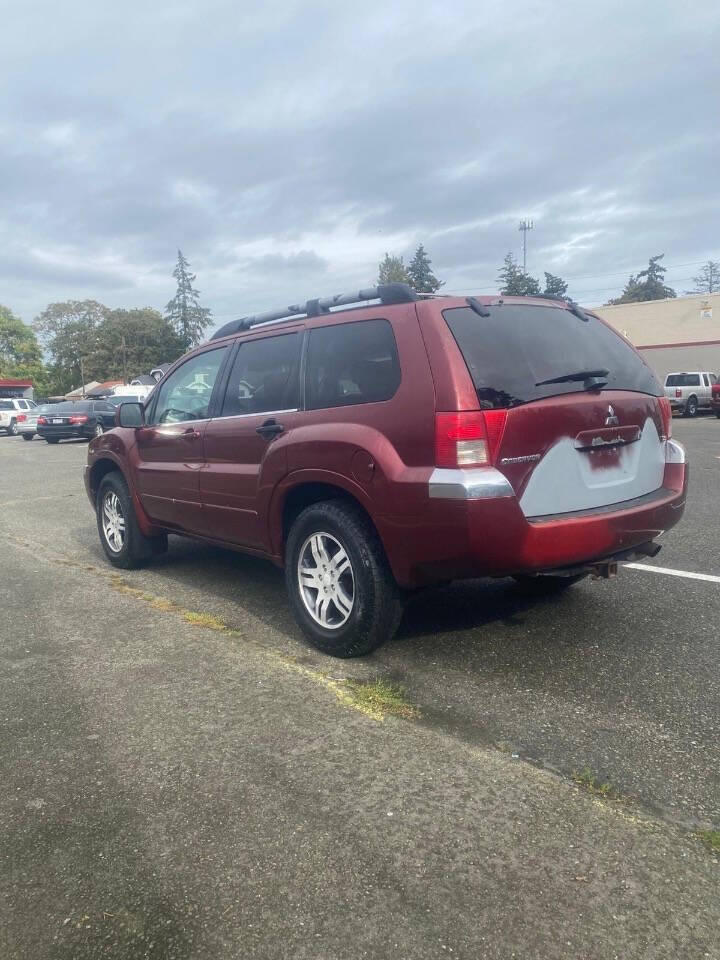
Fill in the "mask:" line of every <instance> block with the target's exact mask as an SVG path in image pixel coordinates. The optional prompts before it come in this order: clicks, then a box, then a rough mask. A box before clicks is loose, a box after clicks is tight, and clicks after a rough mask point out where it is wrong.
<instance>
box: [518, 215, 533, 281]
mask: <svg viewBox="0 0 720 960" xmlns="http://www.w3.org/2000/svg"><path fill="white" fill-rule="evenodd" d="M534 226H535V224H534V223H533V222H532V220H521V221H520V226H519V227H518V230H521V231H522V235H523V241H522V243H523V273H527V235H528V230H532V229H533V227H534Z"/></svg>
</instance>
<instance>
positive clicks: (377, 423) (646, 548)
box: [85, 284, 687, 657]
mask: <svg viewBox="0 0 720 960" xmlns="http://www.w3.org/2000/svg"><path fill="white" fill-rule="evenodd" d="M369 301H374V302H373V303H371V304H370V305H368V302H369ZM351 304H361V305H359V306H350V305H351ZM117 424H118V426H117V428H116V429H114V430H112V431H111V432H109V433H107V434H105V435H103V436H102V437H98V438H96V439H94V440H93V441H92V443H91V444H90V448H89V453H88V465H87V467H86V469H85V483H86V487H87V492H88V496H89V497H90V501H91V503H92V504H93V507H94V508H95V510H96V513H97V522H98V530H99V533H100V539H101V542H102V545H103V548H104V550H105V553H106V554H107V556H108V559H109V560H110V562H111V563H113V564H115V565H116V566H119V567H132V566H136V565H138V564H139V563H141V562H142V561H144V560H145V559H146V558H148V557H149V556H151V555H152V554H155V553H159V552H162V551H164V550H165V549H166V548H167V534H168V533H176V534H183V535H187V536H191V537H198V538H202V539H203V540H207V541H212V542H214V543H216V544H219V545H222V546H227V547H232V548H236V549H239V550H243V551H246V552H248V553H253V554H257V555H258V556H262V557H267V558H269V559H271V560H272V561H273V562H275V563H276V564H278V565H281V566H284V568H285V575H286V580H287V588H288V593H289V597H290V603H291V606H292V609H293V612H294V614H295V617H296V618H297V620H298V622H299V624H300V626H301V627H302V629H303V630H304V632H305V633H306V634H307V636H308V637H309V638H310V640H311V641H312V643H313V644H315V646H317V647H319V648H320V649H321V650H323V651H325V652H326V653H330V654H333V655H336V656H341V657H349V656H356V655H359V654H363V653H367V652H368V651H370V650H372V649H374V648H375V647H377V646H379V645H380V644H381V643H382V642H383V641H385V640H387V639H388V638H389V637H390V636H392V634H393V631H394V630H395V628H396V626H397V624H398V621H399V619H400V613H401V598H402V596H403V595H404V594H405V593H406V592H407V591H409V590H413V589H416V588H418V587H422V586H425V585H428V584H436V583H440V582H443V581H444V582H447V581H449V580H453V579H458V578H468V577H480V576H490V577H508V576H512V577H515V578H516V579H518V580H520V581H521V582H522V583H525V584H528V585H531V586H533V587H535V588H537V589H548V590H557V589H561V588H563V587H565V586H567V585H569V584H571V583H574V582H575V581H576V580H578V579H580V578H581V577H584V576H587V574H588V573H595V574H599V575H609V574H610V573H611V572H613V570H614V568H615V565H616V564H617V561H618V560H625V559H628V558H630V557H633V556H637V555H651V556H653V555H654V554H655V553H656V552H657V551H658V550H659V546H658V545H657V544H655V543H654V542H653V541H654V539H655V538H656V537H658V536H660V534H662V533H663V532H664V531H665V530H667V529H669V528H670V527H672V526H674V524H676V523H677V522H678V520H679V519H680V517H681V515H682V512H683V508H684V505H685V493H686V482H687V466H686V462H685V454H684V451H683V448H682V447H681V446H680V445H679V444H677V443H676V442H675V441H673V440H671V439H670V430H671V415H670V408H669V405H668V401H667V400H666V399H665V397H664V396H663V391H662V389H661V387H660V386H659V384H658V382H657V381H656V379H655V377H654V375H653V373H652V371H651V370H650V369H649V367H648V366H647V365H646V364H645V362H644V361H643V360H642V358H641V357H640V356H639V355H638V353H636V351H635V350H634V349H633V348H632V347H631V346H630V344H629V343H628V342H627V341H626V340H624V339H623V338H622V337H621V336H620V335H619V334H618V333H616V331H615V330H613V329H612V328H611V327H609V326H608V325H607V324H606V323H604V322H603V321H602V320H601V319H600V318H599V317H597V316H595V315H594V314H592V313H586V312H584V311H583V310H581V309H580V307H578V306H577V305H576V304H574V303H571V302H566V301H564V300H558V301H554V300H548V299H542V298H525V297H504V298H503V297H483V298H475V297H468V298H462V297H449V296H436V297H418V296H417V295H416V294H414V293H413V291H412V290H410V288H409V287H407V286H405V285H403V284H387V285H383V286H379V287H377V288H371V289H369V290H361V291H359V292H358V293H356V294H355V295H343V296H337V297H331V298H327V299H320V300H309V301H308V302H307V303H305V304H300V305H296V306H292V307H287V308H285V309H283V310H278V311H273V312H270V313H267V314H261V315H258V316H255V317H249V318H245V319H243V320H238V321H233V322H232V323H230V324H227V325H226V326H225V327H223V328H222V329H221V330H219V331H218V333H217V334H215V336H214V337H213V339H212V340H210V341H209V342H208V343H206V344H204V345H203V346H201V347H198V348H197V349H195V350H193V351H192V352H190V353H188V354H186V355H185V356H184V357H182V358H181V359H180V360H179V361H178V362H177V363H176V364H175V365H174V367H173V368H172V369H171V370H170V371H169V372H168V373H167V375H166V376H165V377H164V379H163V380H162V381H161V382H160V383H159V384H158V386H157V387H156V388H155V390H154V391H153V393H152V394H151V396H150V397H149V398H148V400H147V401H146V404H145V405H144V406H142V405H140V404H134V403H132V404H123V405H122V406H121V407H120V408H119V410H118V412H117Z"/></svg>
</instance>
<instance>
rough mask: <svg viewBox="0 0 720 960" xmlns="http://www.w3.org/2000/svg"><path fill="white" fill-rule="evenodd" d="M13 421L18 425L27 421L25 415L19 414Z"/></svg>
mask: <svg viewBox="0 0 720 960" xmlns="http://www.w3.org/2000/svg"><path fill="white" fill-rule="evenodd" d="M15 419H16V421H17V422H18V423H25V421H26V420H27V414H26V413H19V414H18V415H17V417H16V418H15Z"/></svg>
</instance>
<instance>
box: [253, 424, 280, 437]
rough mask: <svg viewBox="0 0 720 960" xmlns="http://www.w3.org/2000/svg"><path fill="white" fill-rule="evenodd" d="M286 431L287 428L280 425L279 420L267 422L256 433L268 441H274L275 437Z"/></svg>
mask: <svg viewBox="0 0 720 960" xmlns="http://www.w3.org/2000/svg"><path fill="white" fill-rule="evenodd" d="M284 429H285V427H284V426H283V425H282V424H281V423H278V422H277V420H266V421H265V423H263V424H262V425H261V426H259V427H258V428H257V430H256V431H255V433H259V434H260V436H261V437H264V438H265V439H266V440H272V438H273V437H276V436H277V435H278V434H279V433H282V432H283V430H284Z"/></svg>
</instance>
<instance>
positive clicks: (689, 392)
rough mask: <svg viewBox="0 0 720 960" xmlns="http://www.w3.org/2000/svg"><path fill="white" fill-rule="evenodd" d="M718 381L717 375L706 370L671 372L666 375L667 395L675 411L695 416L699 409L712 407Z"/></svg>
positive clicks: (685, 415)
mask: <svg viewBox="0 0 720 960" xmlns="http://www.w3.org/2000/svg"><path fill="white" fill-rule="evenodd" d="M717 382H718V378H717V375H716V374H714V373H710V372H708V371H705V370H702V371H700V372H698V371H694V372H692V373H669V374H668V375H667V377H665V396H666V397H667V398H668V400H669V401H670V407H671V408H672V409H673V410H674V411H677V412H678V413H682V415H683V416H684V417H694V416H695V415H696V413H697V412H698V410H709V409H710V398H711V397H712V388H713V384H714V383H717Z"/></svg>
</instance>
